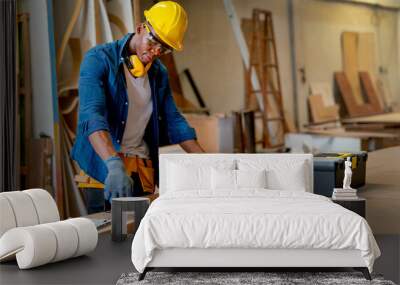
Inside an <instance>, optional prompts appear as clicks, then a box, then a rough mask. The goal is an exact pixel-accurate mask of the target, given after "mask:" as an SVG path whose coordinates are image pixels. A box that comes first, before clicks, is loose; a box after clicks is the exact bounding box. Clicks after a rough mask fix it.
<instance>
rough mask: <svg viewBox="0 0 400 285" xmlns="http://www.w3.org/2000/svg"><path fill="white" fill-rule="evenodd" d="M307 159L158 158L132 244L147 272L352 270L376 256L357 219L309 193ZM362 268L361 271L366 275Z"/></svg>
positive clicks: (368, 235)
mask: <svg viewBox="0 0 400 285" xmlns="http://www.w3.org/2000/svg"><path fill="white" fill-rule="evenodd" d="M312 170H313V164H312V156H311V155H306V154H305V155H303V154H301V155H300V154H298V155H294V154H165V155H161V156H160V188H159V189H160V197H159V198H158V199H156V200H155V201H154V202H153V203H152V205H151V206H150V208H149V210H148V211H147V213H146V216H145V217H144V219H143V220H142V222H141V224H140V226H139V228H138V231H137V232H136V235H135V237H134V240H133V243H132V262H133V264H134V266H135V267H136V269H137V270H138V271H139V272H141V273H142V275H141V278H143V277H144V274H145V273H146V271H148V270H149V269H151V268H154V267H168V268H171V267H238V268H243V267H354V268H361V269H363V273H364V275H365V276H366V278H369V272H371V271H372V267H373V263H374V260H375V259H376V258H377V257H379V255H380V251H379V248H378V246H377V244H376V242H375V239H374V237H373V235H372V232H371V230H370V228H369V226H368V224H367V222H366V221H365V219H363V218H362V217H360V216H359V215H357V214H355V213H353V212H351V211H349V210H347V209H344V208H342V207H341V206H339V205H337V204H335V203H333V202H331V201H330V200H329V199H328V198H326V197H323V196H319V195H315V194H312V189H313V188H312V187H313V186H312V181H313V179H312V178H313V171H312ZM367 268H368V269H367Z"/></svg>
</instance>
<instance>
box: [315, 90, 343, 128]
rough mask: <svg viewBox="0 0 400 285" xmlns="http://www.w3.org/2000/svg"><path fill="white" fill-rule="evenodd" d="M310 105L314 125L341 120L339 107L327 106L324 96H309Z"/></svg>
mask: <svg viewBox="0 0 400 285" xmlns="http://www.w3.org/2000/svg"><path fill="white" fill-rule="evenodd" d="M308 104H309V107H310V112H311V116H312V121H313V122H314V123H323V122H329V121H334V120H338V119H339V106H338V105H336V104H335V105H331V106H326V105H325V103H324V101H323V97H322V95H310V96H308Z"/></svg>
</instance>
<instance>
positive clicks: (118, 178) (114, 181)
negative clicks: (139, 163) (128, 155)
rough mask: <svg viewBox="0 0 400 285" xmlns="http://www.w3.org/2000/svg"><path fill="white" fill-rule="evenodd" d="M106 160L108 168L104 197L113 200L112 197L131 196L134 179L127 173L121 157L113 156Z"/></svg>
mask: <svg viewBox="0 0 400 285" xmlns="http://www.w3.org/2000/svg"><path fill="white" fill-rule="evenodd" d="M104 162H105V164H106V166H107V169H108V174H107V177H106V180H105V183H104V184H105V185H104V186H105V187H104V198H105V199H106V200H108V201H110V202H111V198H117V197H128V196H131V193H132V189H133V180H132V178H131V177H129V176H128V175H127V174H126V171H125V166H124V163H123V162H122V160H121V158H119V157H118V156H112V157H110V158H108V159H106V160H105V161H104Z"/></svg>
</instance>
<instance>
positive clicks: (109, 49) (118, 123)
mask: <svg viewBox="0 0 400 285" xmlns="http://www.w3.org/2000/svg"><path fill="white" fill-rule="evenodd" d="M132 35H133V34H127V35H126V36H124V37H123V38H122V39H120V40H117V41H115V42H112V43H107V44H103V45H99V46H96V47H94V48H92V49H90V50H89V51H88V52H87V53H86V54H85V57H84V59H83V61H82V63H81V68H80V78H79V117H78V128H77V136H76V140H75V144H74V146H73V148H72V151H71V156H72V158H73V159H74V160H75V161H76V162H77V163H78V164H79V166H80V168H81V169H82V170H83V171H85V173H87V174H88V175H89V176H91V177H93V178H94V179H96V180H98V181H100V182H102V183H104V180H105V178H106V176H107V168H106V166H105V164H104V162H103V160H102V159H101V158H100V157H99V156H98V155H97V153H96V152H95V150H94V149H93V147H92V145H91V143H90V142H89V135H90V134H92V133H93V132H95V131H99V130H105V131H108V132H109V133H110V135H111V139H112V143H113V145H114V147H115V150H116V151H119V150H120V148H121V141H122V137H123V134H124V129H125V122H126V120H127V116H128V105H129V101H128V95H127V90H126V79H125V75H124V69H123V60H122V58H123V57H124V56H126V49H125V46H127V44H128V42H129V40H130V38H131V36H132ZM148 76H149V83H150V88H151V97H152V104H153V113H152V115H151V118H150V120H149V123H148V124H147V127H146V130H145V134H144V140H145V142H146V143H147V144H148V146H149V152H150V159H151V160H152V161H153V165H154V168H155V180H156V182H158V147H159V146H162V145H167V144H176V143H180V142H183V141H186V140H191V139H196V134H195V131H194V129H193V128H191V127H190V126H189V125H188V123H187V122H186V120H185V118H184V117H183V116H182V115H181V114H180V112H179V111H178V110H177V108H176V106H175V102H174V100H173V98H172V96H171V89H170V87H169V83H168V73H167V70H166V68H165V67H164V65H162V63H161V62H160V61H159V60H158V59H156V60H155V61H154V62H153V64H152V66H151V68H150V69H149V71H148Z"/></svg>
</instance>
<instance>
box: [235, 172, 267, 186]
mask: <svg viewBox="0 0 400 285" xmlns="http://www.w3.org/2000/svg"><path fill="white" fill-rule="evenodd" d="M266 174H267V171H266V170H265V169H262V170H236V183H237V188H267V176H266Z"/></svg>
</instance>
